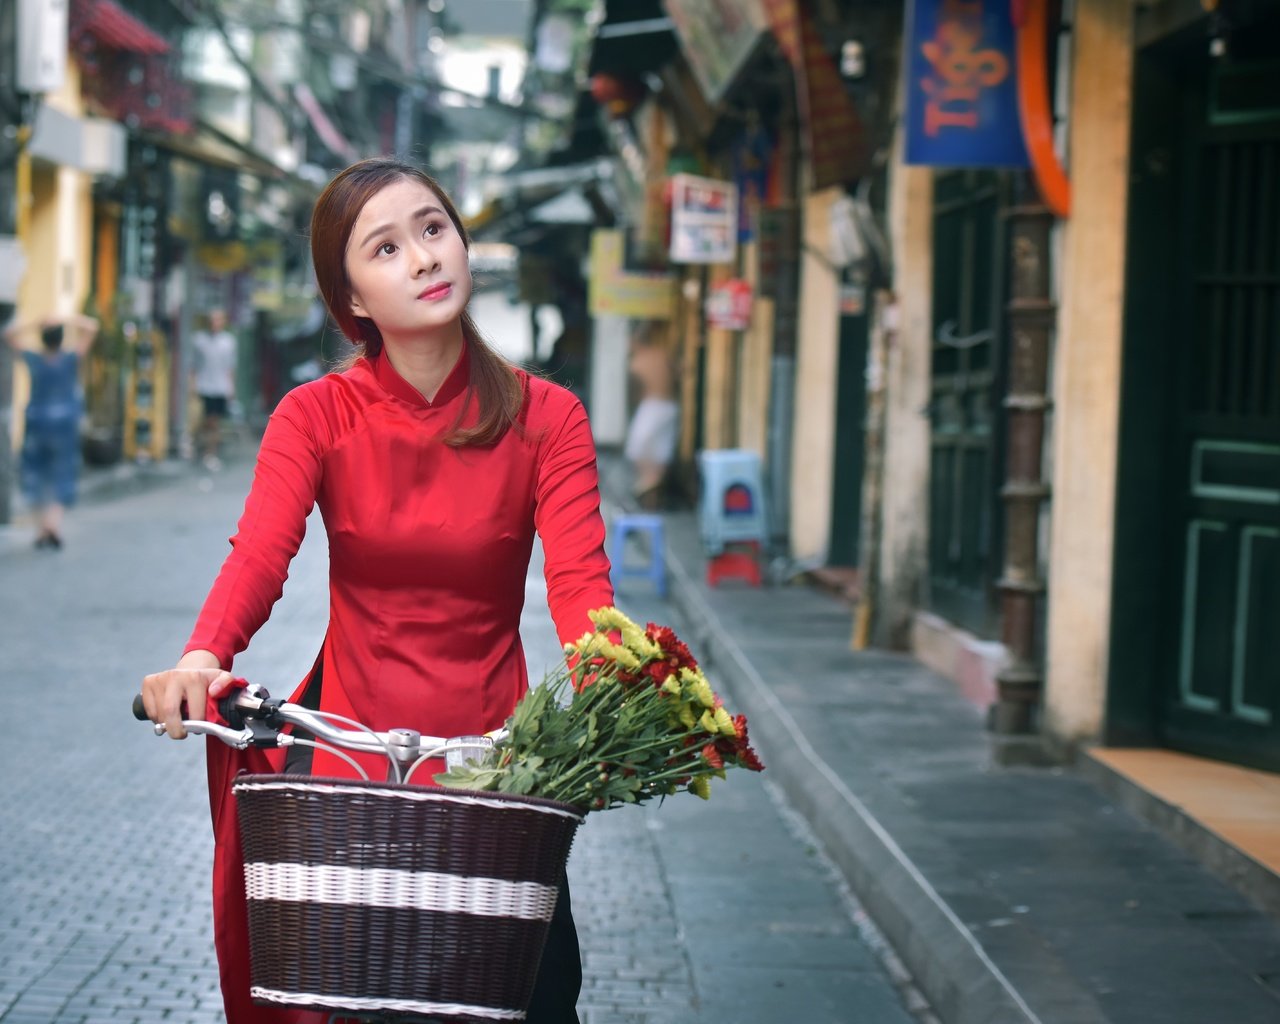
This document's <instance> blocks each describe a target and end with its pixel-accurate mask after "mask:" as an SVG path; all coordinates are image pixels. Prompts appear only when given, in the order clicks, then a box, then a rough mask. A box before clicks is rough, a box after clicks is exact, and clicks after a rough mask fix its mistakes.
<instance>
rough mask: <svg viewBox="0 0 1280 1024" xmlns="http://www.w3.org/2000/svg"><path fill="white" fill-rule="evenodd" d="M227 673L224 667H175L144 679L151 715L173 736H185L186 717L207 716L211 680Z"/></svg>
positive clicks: (145, 701) (144, 696) (144, 698)
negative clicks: (207, 700)
mask: <svg viewBox="0 0 1280 1024" xmlns="http://www.w3.org/2000/svg"><path fill="white" fill-rule="evenodd" d="M224 675H229V673H227V672H224V671H223V670H222V669H207V668H171V669H169V670H168V671H165V672H156V673H154V674H152V675H149V676H147V677H146V678H144V679H143V680H142V703H143V706H144V707H145V708H146V709H147V715H148V717H149V718H150V719H151V720H152V721H153V722H155V723H156V724H157V725H163V726H164V728H165V732H167V733H168V734H169V735H170V736H171V737H172V738H173V739H175V740H180V739H184V738H185V737H186V735H187V730H186V729H184V728H183V726H182V720H183V719H184V718H187V719H203V718H204V717H205V714H204V709H205V701H206V695H207V694H208V692H209V684H210V682H212V681H213V680H214V679H216V678H217V677H219V676H224Z"/></svg>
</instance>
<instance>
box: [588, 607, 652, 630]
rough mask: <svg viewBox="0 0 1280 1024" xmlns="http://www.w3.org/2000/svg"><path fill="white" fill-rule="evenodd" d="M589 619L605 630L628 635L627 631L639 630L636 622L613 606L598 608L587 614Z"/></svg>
mask: <svg viewBox="0 0 1280 1024" xmlns="http://www.w3.org/2000/svg"><path fill="white" fill-rule="evenodd" d="M587 618H589V619H590V620H591V621H592V622H594V623H595V624H596V626H597V627H599V628H600V629H603V630H610V629H616V630H619V631H621V632H623V633H626V631H627V629H628V628H630V629H638V628H639V627H638V626H636V624H635V623H634V622H632V621H631V620H630V619H629V618H627V617H626V616H625V615H623V614H622V612H620V611H619V610H618V609H617V608H615V607H614V606H613V605H606V606H605V607H604V608H596V609H594V610H592V611H589V612H587Z"/></svg>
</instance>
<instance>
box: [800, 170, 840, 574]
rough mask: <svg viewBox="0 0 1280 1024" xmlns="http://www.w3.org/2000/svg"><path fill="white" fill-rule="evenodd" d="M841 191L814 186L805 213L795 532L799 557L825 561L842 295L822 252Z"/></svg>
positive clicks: (834, 275)
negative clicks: (836, 200) (816, 190)
mask: <svg viewBox="0 0 1280 1024" xmlns="http://www.w3.org/2000/svg"><path fill="white" fill-rule="evenodd" d="M838 195H840V190H839V189H834V188H832V189H824V190H822V191H821V192H815V193H812V194H811V195H809V196H807V197H806V198H805V200H804V209H803V212H802V217H803V224H802V232H803V233H802V237H803V238H804V240H805V252H804V253H803V255H802V257H801V262H800V310H799V323H798V325H797V342H796V368H795V420H794V432H793V435H792V445H791V538H790V540H791V553H792V555H793V556H794V557H795V558H796V559H797V560H798V561H800V562H810V561H812V562H817V563H822V562H825V561H826V557H827V547H828V544H829V542H830V538H831V500H832V488H833V486H834V480H833V478H834V475H835V474H834V467H833V464H832V459H833V457H834V455H833V448H834V444H835V424H836V377H837V373H836V369H837V366H838V358H839V338H840V323H839V308H840V296H839V283H838V281H837V278H836V273H835V271H834V269H833V268H832V267H831V265H830V264H829V262H828V261H826V260H825V259H822V258H821V257H820V256H819V255H817V254H820V253H825V252H826V251H827V247H828V238H829V235H830V211H831V204H832V203H833V202H834V201H835V199H836V197H837V196H838Z"/></svg>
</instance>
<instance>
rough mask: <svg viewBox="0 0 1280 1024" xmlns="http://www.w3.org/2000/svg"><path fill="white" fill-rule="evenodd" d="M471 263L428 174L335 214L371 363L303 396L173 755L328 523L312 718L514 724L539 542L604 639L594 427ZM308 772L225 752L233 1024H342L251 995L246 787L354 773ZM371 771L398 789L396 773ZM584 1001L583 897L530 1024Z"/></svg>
mask: <svg viewBox="0 0 1280 1024" xmlns="http://www.w3.org/2000/svg"><path fill="white" fill-rule="evenodd" d="M468 248H469V240H468V238H467V233H466V229H465V227H464V226H463V223H462V220H461V218H460V217H459V215H458V212H457V210H456V209H455V207H454V205H453V203H452V202H451V201H450V200H449V198H448V196H447V195H446V194H445V193H444V191H443V190H442V189H441V188H440V186H439V185H438V184H437V183H436V182H435V181H434V180H433V179H432V178H430V177H428V176H427V175H425V174H424V173H422V172H421V171H420V170H418V169H417V168H415V167H412V166H411V165H408V164H404V163H399V162H397V161H392V160H366V161H363V162H361V163H358V164H355V165H353V166H351V167H349V168H347V169H346V170H345V171H343V172H342V173H340V174H339V175H338V176H337V177H336V178H334V180H333V181H331V182H330V183H329V185H328V186H327V187H326V188H325V190H324V192H323V193H322V194H321V195H320V198H319V199H318V200H317V201H316V207H315V211H314V213H313V215H312V221H311V252H312V261H313V264H314V266H315V272H316V279H317V282H318V284H319V288H320V293H321V294H322V295H323V296H324V300H325V304H326V305H327V306H328V309H329V313H330V314H331V315H332V317H333V319H334V320H335V321H336V322H337V324H338V325H339V327H340V328H341V329H342V332H343V334H345V335H346V337H347V338H349V339H350V340H351V341H352V342H353V343H355V345H356V354H355V355H354V356H353V357H352V358H351V359H349V360H348V361H347V362H346V363H345V364H344V366H343V367H342V368H340V370H339V372H336V373H330V374H327V375H326V376H324V377H321V378H320V379H319V380H315V381H311V382H310V383H307V384H302V385H300V386H298V387H297V388H294V389H293V390H291V391H289V392H288V393H287V394H286V395H285V396H284V398H283V399H282V400H281V401H280V404H279V405H278V406H277V407H276V410H275V412H274V413H273V414H272V416H271V419H270V421H269V422H268V424H267V429H266V433H265V435H264V437H263V439H262V445H261V448H260V451H259V455H258V464H257V468H256V472H255V475H254V482H253V486H252V489H251V490H250V493H249V497H248V500H247V501H246V503H245V512H244V515H243V517H242V518H241V520H240V523H239V527H238V529H237V533H236V537H235V540H234V542H233V546H232V551H231V554H230V555H229V556H228V557H227V560H226V562H225V563H224V565H223V569H222V572H221V573H220V574H219V576H218V578H217V581H216V582H215V583H214V586H213V589H212V591H211V592H210V594H209V596H208V598H207V599H206V601H205V604H204V608H203V610H202V611H201V613H200V616H199V618H198V619H197V621H196V626H195V631H194V632H193V634H192V636H191V638H190V640H189V641H188V643H187V646H186V650H185V651H184V653H183V655H182V657H181V659H180V660H179V662H178V664H177V666H176V667H175V668H173V669H169V670H167V671H163V672H158V673H155V674H154V675H149V676H147V677H146V679H145V680H144V681H143V690H142V692H143V701H144V703H145V705H146V708H147V713H148V715H149V716H150V717H151V719H152V720H153V721H155V722H157V723H163V724H164V725H165V727H166V728H167V729H168V732H169V735H171V736H173V737H175V738H181V737H183V736H185V735H186V733H185V730H184V729H183V727H182V722H181V719H182V715H181V713H180V709H181V707H182V704H183V702H184V701H185V704H186V708H187V712H188V715H189V716H190V717H195V718H202V717H204V716H205V715H206V714H207V713H208V707H207V702H208V700H209V699H210V698H217V697H221V696H223V695H224V694H226V693H227V692H228V691H229V690H230V689H231V688H232V686H233V683H234V681H233V678H232V675H231V672H230V669H231V665H232V659H233V658H234V657H235V655H236V654H238V653H239V652H240V651H242V650H244V648H245V647H246V646H247V645H248V643H249V640H250V638H251V637H252V636H253V635H254V633H255V632H257V630H258V629H259V628H260V627H261V626H262V625H263V623H264V622H265V621H266V619H267V616H268V614H269V613H270V609H271V606H272V605H273V604H274V603H275V601H276V600H277V599H278V598H279V597H280V594H281V592H282V589H283V585H284V581H285V578H286V576H287V574H288V568H289V563H290V561H291V560H292V558H293V556H294V554H295V553H296V552H297V550H298V546H299V544H300V542H301V540H302V537H303V533H304V532H305V529H306V521H307V517H308V515H309V513H310V512H311V510H312V507H313V506H315V505H317V504H318V505H319V508H320V511H321V513H322V516H323V521H324V526H325V529H326V531H327V532H328V535H329V552H330V554H329V580H330V606H329V607H330V612H329V614H330V621H329V628H328V631H327V633H326V635H325V639H324V643H323V646H322V647H321V650H320V654H319V656H318V658H317V659H316V662H315V664H314V667H313V669H312V671H311V673H310V674H309V676H308V677H307V679H306V680H305V681H304V682H303V684H302V686H301V687H300V688H299V689H298V691H297V692H296V693H295V694H294V696H293V698H292V699H293V700H296V701H301V702H303V703H306V704H307V705H308V706H310V707H318V708H319V709H320V710H321V711H324V712H334V713H340V714H343V715H346V716H349V717H354V718H357V719H359V720H360V721H362V722H364V723H366V724H367V725H369V726H371V727H372V728H374V729H378V730H385V729H388V728H392V727H404V728H410V729H417V730H419V731H420V732H422V733H424V734H427V735H443V736H460V735H471V734H479V733H485V732H488V731H490V730H493V729H496V728H498V727H500V726H501V725H502V724H503V723H504V722H505V721H506V719H507V717H508V716H509V715H510V714H511V712H512V710H513V709H514V707H515V704H516V702H517V701H518V700H519V699H520V697H521V696H522V695H523V694H524V692H525V690H526V689H527V687H528V677H527V669H526V665H525V657H524V653H523V650H522V647H521V643H520V613H521V609H522V607H523V604H524V597H525V575H526V573H527V571H528V567H529V559H530V555H531V553H532V548H533V541H534V537H535V534H536V535H537V536H538V537H540V538H541V540H542V546H543V552H544V574H545V576H546V580H547V601H548V604H549V606H550V609H551V614H552V618H553V620H554V622H555V625H556V632H557V635H558V637H559V639H560V641H561V643H567V642H570V641H572V640H575V639H577V638H578V637H580V636H581V635H582V634H583V632H584V631H586V630H589V629H591V628H592V623H591V620H590V618H589V616H588V612H589V611H591V610H593V609H596V608H600V607H604V606H607V605H611V604H612V603H613V588H612V586H611V584H610V582H609V561H608V558H607V557H606V556H605V553H604V522H603V520H602V519H601V516H600V496H599V490H598V487H597V476H596V453H595V445H594V442H593V440H592V437H591V428H590V425H589V424H588V422H587V416H586V412H585V410H584V409H583V407H582V403H581V402H580V401H578V400H577V399H576V398H575V397H574V396H573V395H572V394H571V393H570V392H568V391H567V390H565V389H564V388H562V387H559V386H557V385H555V384H552V383H551V382H549V381H547V380H545V379H542V378H540V377H538V376H535V375H530V374H528V373H525V372H524V371H522V370H519V369H517V368H515V367H513V366H512V365H510V364H509V363H507V362H506V361H505V360H504V359H503V358H502V357H501V356H499V355H498V354H497V352H496V351H495V350H494V349H493V348H492V347H491V346H490V345H489V344H488V343H487V342H486V341H485V340H484V339H483V337H482V336H481V335H480V333H479V331H478V329H477V328H476V325H475V323H474V321H473V320H472V318H471V315H470V313H469V311H468V304H469V302H470V298H471V269H470V265H469V257H468ZM291 749H293V750H296V751H300V752H301V753H302V754H303V755H304V757H303V758H290V759H289V760H287V761H284V752H283V751H278V752H277V751H270V752H268V751H258V750H251V751H245V752H241V751H234V750H231V749H230V748H228V747H225V746H223V745H222V744H219V743H209V744H207V745H206V754H207V757H208V758H209V762H210V764H209V785H210V800H211V802H212V807H213V816H214V834H215V838H216V851H215V858H214V886H215V892H214V909H215V921H216V923H215V940H216V944H217V949H218V960H219V966H220V969H221V972H222V986H223V989H222V990H223V998H224V1000H225V1002H226V1012H227V1019H228V1020H229V1021H233V1022H234V1024H268V1022H271V1024H283V1022H285V1021H288V1022H300V1021H304V1020H305V1021H311V1020H317V1019H320V1018H318V1017H317V1016H315V1015H306V1014H300V1013H299V1012H297V1011H289V1010H281V1009H268V1008H265V1007H260V1006H255V1005H254V1004H253V1003H252V1002H251V1000H250V996H249V971H248V964H247V957H248V934H247V930H248V922H247V917H246V910H245V892H244V884H245V882H244V870H243V855H242V851H241V848H240V844H239V835H238V832H237V830H236V826H235V818H236V815H235V809H234V806H233V802H232V797H231V787H230V783H231V780H232V778H233V777H234V775H235V773H236V772H237V771H239V770H241V769H244V768H250V769H252V770H266V771H272V770H274V771H279V770H281V769H282V768H284V769H286V770H289V771H310V772H313V773H314V774H316V775H326V776H334V775H338V776H348V777H349V776H351V775H352V774H353V772H352V769H351V768H350V767H349V766H347V765H346V764H345V763H344V762H343V761H341V760H339V759H338V758H337V757H334V756H333V755H332V754H330V753H328V752H326V751H323V750H316V751H314V752H311V753H310V755H309V760H308V759H306V755H307V753H308V752H307V750H306V749H305V748H302V747H296V748H291ZM359 756H360V755H357V757H359ZM249 759H253V760H249ZM364 760H365V763H366V765H367V767H368V768H369V769H371V770H372V771H373V772H377V773H379V775H383V774H385V772H386V765H385V763H381V764H379V763H378V762H377V760H376V759H374V760H370V758H369V757H365V759H364ZM282 762H283V763H282ZM425 775H426V777H428V778H429V777H430V775H431V773H430V771H427V772H425ZM314 938H315V937H314V936H299V941H300V942H301V943H304V944H305V943H306V942H307V941H309V940H312V939H314ZM360 952H361V951H360V949H359V948H357V946H353V947H352V949H351V955H352V956H356V957H358V956H359V955H360ZM581 982H582V962H581V957H580V954H579V949H578V940H577V932H576V930H575V928H574V925H573V917H572V914H571V912H570V904H569V894H568V887H567V884H565V883H563V882H562V884H561V889H560V898H559V901H558V902H557V904H556V908H555V912H554V915H553V917H552V920H551V924H550V931H549V934H548V936H547V940H546V946H545V948H544V950H543V954H542V960H541V964H540V967H539V971H538V975H537V980H536V983H535V986H534V991H533V1001H532V1003H531V1005H530V1008H529V1012H528V1016H527V1018H526V1019H527V1021H528V1022H529V1024H576V1022H577V1019H578V1018H577V1013H576V1010H575V1004H576V1001H577V996H578V991H579V989H580V987H581Z"/></svg>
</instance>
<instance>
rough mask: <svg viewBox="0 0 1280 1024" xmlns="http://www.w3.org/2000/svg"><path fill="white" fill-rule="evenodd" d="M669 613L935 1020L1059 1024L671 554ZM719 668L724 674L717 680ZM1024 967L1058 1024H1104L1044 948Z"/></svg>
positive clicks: (1027, 954)
mask: <svg viewBox="0 0 1280 1024" xmlns="http://www.w3.org/2000/svg"><path fill="white" fill-rule="evenodd" d="M666 554H667V568H668V571H669V572H670V574H671V576H672V577H673V580H672V582H673V584H674V585H673V586H672V587H671V588H670V592H671V597H670V600H671V603H672V604H673V606H674V607H675V608H676V610H677V612H678V614H679V615H680V616H681V617H682V618H683V619H684V620H686V622H687V624H688V633H689V637H690V639H691V640H692V641H693V642H694V643H696V644H697V646H698V649H699V650H700V651H701V652H702V653H703V656H704V660H705V661H706V662H707V663H708V667H710V668H711V669H712V673H713V674H714V675H715V676H716V677H717V685H718V687H719V688H721V689H723V690H726V691H731V692H732V694H733V697H734V700H735V703H737V704H738V705H740V706H741V708H742V710H743V711H744V712H745V713H746V714H747V717H748V718H749V719H750V720H751V728H752V733H753V735H754V736H755V737H756V738H757V739H758V740H760V741H763V742H761V743H760V744H759V745H760V746H762V747H764V748H765V749H767V750H768V752H769V754H768V763H769V766H770V768H771V769H773V772H774V776H773V777H774V780H775V783H776V784H777V785H778V786H779V787H780V788H781V789H782V790H783V791H784V792H785V793H786V795H787V799H788V800H789V801H790V802H791V804H792V806H794V807H795V808H796V810H797V811H799V813H800V814H801V815H802V816H803V817H804V819H805V820H806V821H807V822H808V825H809V827H810V829H812V831H813V832H814V833H815V834H816V835H817V836H818V838H819V839H820V840H821V842H822V844H823V845H824V846H825V847H826V850H827V853H828V856H830V857H831V859H832V860H833V861H835V863H836V864H837V865H838V866H839V868H840V870H841V871H842V872H843V873H844V875H845V877H846V878H847V880H848V882H849V885H850V887H851V888H852V890H853V892H854V893H855V894H856V896H857V898H858V899H859V900H860V901H861V902H862V904H863V905H864V906H865V907H866V909H867V912H868V913H869V914H870V916H871V917H872V919H873V920H874V921H875V922H876V924H877V926H878V927H879V928H880V930H881V931H882V932H883V933H884V934H885V936H886V937H887V938H888V940H889V942H890V943H891V944H892V946H893V947H894V949H895V950H896V951H897V953H898V955H899V956H900V957H901V959H902V961H903V962H904V963H905V964H906V965H907V967H908V969H909V970H910V972H911V974H912V975H913V977H914V978H915V980H916V983H917V984H918V985H919V987H920V989H921V990H922V991H923V992H924V994H925V997H926V998H927V999H928V1000H929V1002H930V1004H931V1005H932V1007H933V1009H934V1010H935V1012H936V1013H937V1014H938V1015H939V1016H940V1017H941V1018H942V1019H943V1020H945V1021H947V1022H949V1024H1052V1021H1046V1020H1045V1019H1044V1018H1041V1017H1040V1016H1038V1015H1037V1014H1036V1013H1035V1011H1034V1010H1032V1009H1031V1007H1029V1006H1028V1005H1027V1003H1026V1001H1025V1000H1024V999H1023V997H1022V996H1021V994H1020V993H1019V992H1018V990H1017V988H1016V987H1015V986H1014V984H1013V983H1012V982H1011V981H1010V980H1009V979H1008V978H1007V977H1006V976H1005V974H1004V973H1003V971H1001V969H1000V968H999V967H998V966H997V965H996V964H995V963H994V962H993V961H992V959H991V958H990V956H989V955H988V954H987V952H986V951H985V949H984V948H983V946H982V944H981V943H980V942H979V941H978V939H977V938H976V937H975V936H974V935H973V933H972V932H971V931H970V930H969V928H968V927H966V925H965V924H964V922H963V921H961V920H960V919H959V918H958V917H957V916H956V914H955V912H954V911H953V910H952V909H951V907H949V906H948V905H947V903H946V901H945V900H944V898H943V897H942V896H940V895H939V893H938V892H937V891H936V890H935V889H934V888H933V886H932V885H931V884H930V883H929V881H928V880H927V879H926V878H925V876H924V875H923V874H922V872H921V871H920V869H919V868H918V867H917V866H916V865H915V864H914V863H913V862H912V861H911V859H910V858H909V857H908V856H907V854H906V853H905V852H904V851H903V850H902V848H901V847H900V846H899V845H898V843H897V842H896V841H895V840H894V839H893V836H892V835H891V834H890V832H889V831H888V830H887V829H886V828H885V827H884V825H883V824H881V822H880V821H878V820H877V819H876V817H875V816H874V814H872V812H871V811H870V810H869V809H868V807H867V806H866V804H865V803H864V802H863V801H862V800H860V799H859V798H858V796H857V795H856V794H855V793H854V792H853V791H852V790H851V789H850V788H849V787H848V785H847V784H846V783H845V782H844V781H843V780H842V779H841V778H840V777H839V776H838V775H837V773H836V772H835V771H834V770H833V769H832V767H831V766H830V765H829V764H827V763H826V761H824V760H823V759H822V757H821V755H820V754H819V753H818V752H817V751H816V750H815V749H814V747H813V745H812V744H811V743H810V742H809V740H808V738H807V736H806V735H805V733H804V730H803V728H802V727H801V726H800V725H799V723H797V722H796V720H795V719H794V718H793V717H792V716H791V714H790V712H789V711H788V710H787V708H786V707H785V706H783V704H782V703H781V702H779V701H778V699H777V698H776V696H775V695H774V694H773V692H772V690H771V689H770V687H769V685H768V684H767V683H766V682H765V680H764V679H763V677H762V676H761V675H760V673H759V671H758V670H757V669H756V668H755V667H754V666H753V665H752V664H751V662H750V660H749V659H748V658H747V656H746V655H745V653H744V652H743V651H742V650H741V648H740V647H739V646H738V645H737V643H736V642H735V641H734V639H733V638H732V636H731V635H730V634H729V633H728V631H727V630H726V629H725V628H724V626H723V625H722V623H721V621H720V619H719V617H718V616H717V614H716V612H715V610H714V609H713V608H712V607H711V605H710V604H709V603H708V602H707V601H706V600H705V598H704V597H703V596H702V594H701V593H700V591H699V588H698V585H697V584H696V583H695V582H694V580H693V579H692V577H691V576H690V574H689V572H688V570H687V569H686V568H685V566H684V565H683V563H682V562H681V561H680V560H679V558H678V557H677V556H676V553H675V551H674V550H673V549H672V546H671V544H670V543H669V542H668V544H667V552H666ZM715 666H723V667H724V669H725V671H723V672H716V671H715ZM1021 956H1022V958H1023V964H1020V966H1023V965H1025V966H1026V968H1027V969H1028V970H1030V971H1032V972H1034V976H1036V977H1038V978H1039V979H1040V980H1041V981H1042V982H1045V983H1046V984H1047V985H1048V987H1049V988H1051V989H1052V990H1053V992H1052V995H1053V998H1052V1000H1051V1001H1052V1003H1053V1004H1054V1011H1055V1016H1054V1018H1052V1019H1053V1020H1066V1019H1069V1020H1071V1021H1072V1024H1104V1022H1106V1021H1107V1017H1106V1016H1105V1014H1103V1013H1102V1011H1101V1010H1100V1008H1099V1007H1098V1005H1097V1003H1096V1002H1094V1000H1093V999H1092V998H1091V997H1090V996H1089V995H1088V994H1087V993H1086V992H1085V991H1083V990H1082V989H1080V988H1079V987H1078V985H1076V984H1075V983H1074V982H1073V981H1072V980H1071V979H1070V978H1069V977H1067V976H1066V975H1065V972H1064V971H1063V970H1062V967H1061V964H1060V963H1058V962H1057V960H1056V959H1055V958H1054V957H1053V956H1052V955H1051V954H1049V953H1048V952H1047V951H1045V950H1043V949H1042V948H1040V947H1039V946H1038V945H1035V944H1031V945H1029V946H1028V947H1026V948H1023V949H1022V950H1021Z"/></svg>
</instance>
